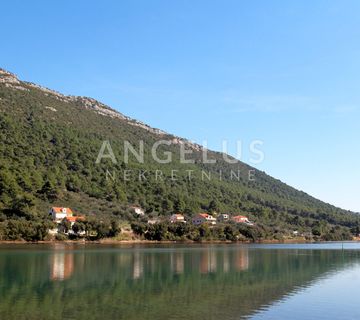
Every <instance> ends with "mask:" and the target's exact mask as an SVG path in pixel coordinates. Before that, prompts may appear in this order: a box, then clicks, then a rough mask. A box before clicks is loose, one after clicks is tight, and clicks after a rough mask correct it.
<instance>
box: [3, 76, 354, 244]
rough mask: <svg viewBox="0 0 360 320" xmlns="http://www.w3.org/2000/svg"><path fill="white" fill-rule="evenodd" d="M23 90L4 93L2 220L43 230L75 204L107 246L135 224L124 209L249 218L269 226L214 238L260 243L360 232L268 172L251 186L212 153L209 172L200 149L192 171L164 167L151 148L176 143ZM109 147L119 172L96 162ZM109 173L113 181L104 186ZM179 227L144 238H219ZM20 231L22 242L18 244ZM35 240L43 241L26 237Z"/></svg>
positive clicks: (340, 213)
mask: <svg viewBox="0 0 360 320" xmlns="http://www.w3.org/2000/svg"><path fill="white" fill-rule="evenodd" d="M22 85H23V86H24V87H25V88H27V89H28V91H25V90H15V89H12V88H8V87H6V86H4V85H3V84H0V98H1V99H0V221H3V220H5V222H6V221H8V222H9V221H10V220H11V221H17V220H19V222H16V224H17V223H18V224H19V225H21V224H22V223H24V222H20V221H27V222H26V223H28V222H29V221H33V222H36V223H38V222H37V221H39V220H41V219H44V217H45V216H46V214H47V211H48V208H49V207H50V206H51V205H53V204H54V205H66V206H72V204H73V207H75V208H76V209H77V211H79V212H80V213H83V214H86V215H96V216H98V217H99V220H103V221H105V220H106V222H103V223H100V222H99V221H98V222H86V224H85V227H86V232H87V234H88V236H89V237H91V238H102V237H105V236H109V235H111V236H114V235H116V234H117V233H118V232H119V229H118V227H117V226H116V223H114V224H113V225H112V223H111V221H110V220H109V219H110V218H111V217H112V216H116V217H117V218H119V219H122V220H127V221H130V222H134V220H135V219H134V217H132V216H131V214H130V213H129V212H127V211H126V210H125V209H124V208H126V207H127V206H129V205H130V204H134V203H137V204H139V205H140V206H142V207H143V208H145V210H146V212H147V214H148V215H153V216H161V215H169V214H171V213H174V212H184V213H185V214H187V215H188V216H189V217H191V216H192V215H193V214H195V213H197V212H199V211H200V210H201V211H203V210H206V211H208V212H214V211H217V212H226V213H234V214H236V213H243V214H245V215H247V216H248V217H249V218H250V220H252V221H254V222H256V224H257V225H262V226H265V228H241V230H238V231H236V230H235V229H236V228H235V229H232V228H233V227H232V228H230V229H229V228H227V229H226V232H225V229H224V230H219V229H216V230H217V231H216V232H217V233H218V234H217V235H216V237H218V238H224V239H227V240H233V239H235V238H237V237H242V236H244V237H246V238H249V239H252V240H256V239H259V238H262V237H270V236H271V234H272V235H275V234H276V235H277V236H278V237H280V238H281V237H283V236H284V234H285V233H286V232H287V231H288V230H294V229H299V230H301V231H304V232H309V231H310V232H311V231H312V233H313V234H314V235H315V236H316V237H324V236H325V235H327V234H329V230H332V229H331V228H333V227H334V226H336V225H338V226H341V227H343V228H345V229H346V230H348V229H349V228H352V229H353V231H355V228H356V226H358V225H359V224H360V218H359V216H358V215H356V214H354V213H351V212H347V211H344V210H341V209H338V208H336V207H333V206H331V205H328V204H326V203H323V202H321V201H319V200H317V199H315V198H313V197H311V196H309V195H307V194H305V193H303V192H300V191H298V190H295V189H293V188H291V187H289V186H287V185H286V184H284V183H282V182H280V181H279V180H276V179H273V178H271V177H270V176H268V175H266V174H265V173H263V172H260V171H257V170H255V181H248V179H247V172H248V170H250V169H252V168H251V167H249V166H248V165H246V164H244V163H241V162H238V163H237V164H228V163H226V162H225V161H224V160H223V159H222V155H221V154H220V153H216V152H209V158H211V159H216V160H217V163H216V164H204V163H201V161H200V159H201V156H202V153H201V151H196V150H195V151H194V152H193V154H192V155H191V157H192V158H193V159H194V160H195V164H186V165H185V164H180V162H179V159H180V157H179V146H178V145H176V144H174V145H170V146H166V147H165V146H162V147H161V148H159V150H160V151H161V152H164V151H170V152H172V154H173V159H174V160H173V161H172V163H170V164H158V163H156V162H155V161H154V160H153V159H152V157H151V152H150V147H151V146H152V145H153V143H154V142H156V141H158V140H159V139H168V140H173V139H174V137H173V136H171V135H167V134H164V135H161V136H159V135H157V134H156V133H153V132H151V131H149V130H147V129H146V128H143V127H139V126H137V125H134V124H135V123H134V122H133V121H129V120H124V119H120V118H115V117H109V116H103V115H99V114H98V113H97V112H94V110H92V109H91V107H88V104H86V101H84V100H83V99H80V98H74V99H72V100H68V101H63V100H62V99H60V98H58V97H56V96H54V95H52V94H45V93H44V91H42V90H39V89H37V88H34V87H31V86H29V85H27V84H26V83H23V84H22ZM54 110H55V111H54ZM105 140H108V141H110V143H111V146H112V149H113V151H114V153H115V157H116V159H117V160H118V161H117V163H116V164H113V163H112V162H111V160H110V159H105V160H103V161H101V163H100V164H96V163H95V160H96V158H97V155H98V152H99V150H100V147H101V145H102V142H103V141H105ZM124 140H127V141H129V142H130V143H131V144H132V145H133V146H136V145H139V140H143V141H144V145H145V156H144V157H145V159H144V160H145V161H144V164H140V163H138V162H137V161H136V160H135V159H134V158H133V157H130V159H129V162H128V163H125V162H124V157H123V156H124V147H123V142H124ZM189 157H190V155H189ZM189 157H188V158H189ZM124 170H130V171H131V172H132V178H130V181H125V180H124V179H123V178H122V177H123V173H124ZM139 170H143V171H146V172H148V173H149V174H148V175H149V176H148V177H147V179H145V180H141V179H138V171H139ZM155 170H162V172H163V177H164V179H163V180H161V181H155V179H154V176H151V174H150V173H151V172H152V173H154V172H155ZM171 170H178V179H177V180H172V179H170V178H169V177H170V175H171ZM186 170H193V177H194V178H193V179H191V180H189V179H187V173H186ZM202 170H203V171H205V172H207V173H208V174H210V175H211V177H212V179H211V180H210V181H209V180H207V179H204V180H202V179H201V172H202ZM220 170H221V171H222V177H223V178H222V179H219V172H220ZM238 170H240V172H243V175H241V176H240V179H239V180H231V179H229V176H230V172H231V171H233V172H237V171H238ZM109 171H110V172H111V173H112V174H113V178H111V179H106V177H107V172H109ZM90 204H91V205H90ZM114 212H116V214H114ZM44 221H45V220H44ZM8 222H7V223H8ZM0 223H3V222H0ZM321 223H323V224H325V225H326V226H327V227H326V228H324V225H321ZM2 227H3V228H4V226H2ZM78 227H80V226H79V225H77V226H76V228H78ZM137 227H138V228H140V227H139V226H137ZM9 228H10V229H11V230H10V229H9V232H8V233H6V235H5V237H10V238H24V237H23V232H22V231H21V230H22V229H24V228H23V227H20V226H16V227H15V226H9ZM32 228H34V226H31V229H32ZM81 228H82V227H81ZM183 228H185V227H184V226H182V227H181V228H179V229H177V230H172V231H171V232H169V231H164V230H163V229H162V228H161V227H158V226H157V227H155V226H154V227H151V228H150V229H149V230H148V232H143V233H142V234H143V235H145V234H146V233H149V235H147V237H150V238H164V237H165V238H171V237H173V238H176V239H178V238H184V237H185V238H191V239H197V238H199V239H211V238H212V237H214V234H213V233H214V232H215V231H209V230H208V229H207V228H205V227H204V228H189V229H186V230H184V229H183ZM186 228H188V227H186ZM6 229H7V230H8V227H6ZM25 229H26V228H25ZM135 229H136V228H135ZM141 229H143V228H142V227H141V228H140V230H141ZM345 229H342V230H345ZM16 230H18V232H19V235H15V233H16ZM109 230H110V231H109ZM2 232H3V231H2ZM167 232H168V233H169V235H168V234H167ZM3 233H4V232H3ZM40 233H41V232H40ZM32 234H33V233H32ZM90 234H91V236H90ZM139 234H140V233H139ZM36 237H38V238H41V236H31V237H30V238H36Z"/></svg>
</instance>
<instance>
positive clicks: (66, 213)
mask: <svg viewBox="0 0 360 320" xmlns="http://www.w3.org/2000/svg"><path fill="white" fill-rule="evenodd" d="M49 215H51V217H52V219H53V221H55V222H57V223H60V222H61V221H62V220H63V219H64V218H66V217H72V216H73V212H72V210H71V209H70V208H62V207H52V208H51V209H50V211H49Z"/></svg>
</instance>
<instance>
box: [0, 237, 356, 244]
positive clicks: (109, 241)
mask: <svg viewBox="0 0 360 320" xmlns="http://www.w3.org/2000/svg"><path fill="white" fill-rule="evenodd" d="M359 241H360V239H359V238H356V239H353V240H346V241H323V240H318V241H315V240H305V239H285V240H275V239H274V240H259V241H250V240H249V241H227V240H224V241H222V240H204V241H191V240H184V241H181V240H178V241H176V240H173V241H171V240H164V241H155V240H140V239H138V240H115V239H101V240H94V241H92V240H64V241H58V240H44V241H34V242H30V241H23V240H0V245H2V244H14V245H17V244H84V245H86V244H104V245H108V244H158V245H162V244H189V245H190V244H281V243H283V244H297V243H299V244H307V243H308V244H311V243H331V242H359Z"/></svg>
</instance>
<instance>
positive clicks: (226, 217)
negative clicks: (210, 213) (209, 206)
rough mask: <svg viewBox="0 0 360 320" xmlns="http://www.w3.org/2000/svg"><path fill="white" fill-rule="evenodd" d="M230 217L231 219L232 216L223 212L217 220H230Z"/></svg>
mask: <svg viewBox="0 0 360 320" xmlns="http://www.w3.org/2000/svg"><path fill="white" fill-rule="evenodd" d="M229 219H230V216H229V215H228V214H227V213H222V214H220V215H219V216H218V217H217V220H218V221H219V222H226V221H229Z"/></svg>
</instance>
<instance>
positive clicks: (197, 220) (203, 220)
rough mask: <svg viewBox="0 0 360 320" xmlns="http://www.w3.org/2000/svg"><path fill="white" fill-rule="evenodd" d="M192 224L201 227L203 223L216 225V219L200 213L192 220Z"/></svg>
mask: <svg viewBox="0 0 360 320" xmlns="http://www.w3.org/2000/svg"><path fill="white" fill-rule="evenodd" d="M192 223H193V224H194V225H196V226H199V225H201V224H203V223H207V224H211V225H215V224H216V219H215V218H214V217H213V216H212V215H210V214H208V213H199V214H197V215H196V216H195V217H193V218H192Z"/></svg>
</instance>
